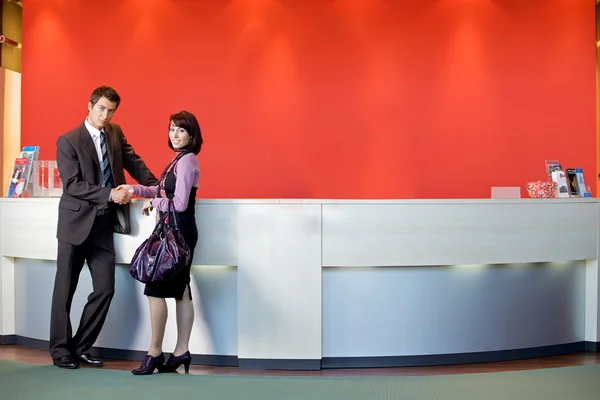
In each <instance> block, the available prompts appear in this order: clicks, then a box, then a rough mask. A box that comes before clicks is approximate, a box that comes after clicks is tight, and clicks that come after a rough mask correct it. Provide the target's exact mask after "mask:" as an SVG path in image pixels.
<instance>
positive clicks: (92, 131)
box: [83, 118, 111, 201]
mask: <svg viewBox="0 0 600 400" xmlns="http://www.w3.org/2000/svg"><path fill="white" fill-rule="evenodd" d="M83 123H84V124H85V127H86V128H87V130H88V132H89V133H90V136H91V137H92V141H93V142H94V147H95V148H96V153H97V154H98V162H99V163H100V165H102V147H101V146H100V131H99V130H98V129H96V128H94V127H93V126H92V125H90V123H89V122H88V120H87V118H86V119H85V121H83ZM104 139H105V140H106V133H104ZM100 176H102V175H100ZM108 200H109V201H110V200H111V193H109V194H108Z"/></svg>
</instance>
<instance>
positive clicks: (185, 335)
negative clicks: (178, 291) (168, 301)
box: [173, 285, 194, 356]
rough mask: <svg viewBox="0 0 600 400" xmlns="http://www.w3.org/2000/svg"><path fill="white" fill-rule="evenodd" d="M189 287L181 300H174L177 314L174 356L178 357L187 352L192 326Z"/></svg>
mask: <svg viewBox="0 0 600 400" xmlns="http://www.w3.org/2000/svg"><path fill="white" fill-rule="evenodd" d="M189 290H190V287H189V285H187V287H186V288H185V291H184V292H183V297H182V298H181V300H175V305H176V313H177V345H176V346H175V350H174V351H173V355H174V356H180V355H182V354H183V353H185V352H186V351H188V350H189V345H190V336H191V335H192V326H193V325H194V303H192V299H190V293H189Z"/></svg>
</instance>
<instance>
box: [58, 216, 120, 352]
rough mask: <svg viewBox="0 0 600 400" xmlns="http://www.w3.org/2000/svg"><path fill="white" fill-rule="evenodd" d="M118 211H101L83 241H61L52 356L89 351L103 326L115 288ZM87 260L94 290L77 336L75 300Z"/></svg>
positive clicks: (89, 297)
mask: <svg viewBox="0 0 600 400" xmlns="http://www.w3.org/2000/svg"><path fill="white" fill-rule="evenodd" d="M115 218H116V217H115V213H114V211H113V212H111V213H108V214H105V215H97V216H96V217H95V220H94V224H93V226H92V229H91V231H90V234H89V235H88V237H87V238H86V240H85V241H84V242H83V243H82V244H80V245H77V246H76V245H72V244H70V243H67V242H63V241H60V240H59V241H58V257H57V268H56V277H55V280H54V294H53V299H52V310H51V317H50V347H49V352H50V356H51V357H52V358H53V359H56V358H59V357H63V356H66V355H73V356H78V355H81V354H86V353H89V350H90V349H91V347H92V345H93V344H94V343H95V342H96V339H97V338H98V335H99V334H100V331H101V329H102V326H103V324H104V321H105V319H106V315H107V314H108V309H109V307H110V303H111V300H112V298H113V295H114V292H115V245H114V241H113V228H114V223H115ZM84 262H87V265H88V268H89V271H90V274H91V276H92V286H93V291H92V293H91V294H90V295H89V296H88V298H87V303H86V305H85V307H84V308H83V313H82V315H81V319H80V322H79V327H78V328H77V332H76V333H75V336H72V328H71V318H70V312H71V304H72V302H73V295H74V294H75V290H76V288H77V283H78V281H79V275H80V274H81V270H82V269H83V264H84Z"/></svg>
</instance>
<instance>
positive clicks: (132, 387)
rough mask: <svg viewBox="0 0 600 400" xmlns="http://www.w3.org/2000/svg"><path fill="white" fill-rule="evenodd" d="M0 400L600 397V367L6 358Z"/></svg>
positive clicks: (0, 377)
mask: <svg viewBox="0 0 600 400" xmlns="http://www.w3.org/2000/svg"><path fill="white" fill-rule="evenodd" d="M0 399H2V400H4V399H6V400H21V399H23V400H36V399H45V400H55V399H56V400H58V399H61V400H70V399H78V400H82V399H83V400H96V399H102V400H109V399H131V400H133V399H143V400H151V399H166V400H180V399H184V400H194V399H245V400H267V399H290V400H295V399H328V400H337V399H340V400H354V399H369V400H375V399H394V400H396V399H444V400H454V399H461V400H471V399H473V400H475V399H477V400H496V399H511V400H514V399H528V400H534V399H544V400H555V399H561V400H580V399H593V400H599V399H600V365H585V366H578V367H565V368H552V369H542V370H535V371H519V372H499V373H485V374H470V375H446V376H420V377H415V376H401V377H347V378H346V377H339V378H338V377H264V376H215V375H185V374H154V375H151V376H133V375H131V373H130V372H128V371H111V370H108V369H91V368H82V369H78V370H73V371H69V370H62V369H59V368H56V367H54V366H51V365H37V364H28V363H21V362H14V361H3V360H0Z"/></svg>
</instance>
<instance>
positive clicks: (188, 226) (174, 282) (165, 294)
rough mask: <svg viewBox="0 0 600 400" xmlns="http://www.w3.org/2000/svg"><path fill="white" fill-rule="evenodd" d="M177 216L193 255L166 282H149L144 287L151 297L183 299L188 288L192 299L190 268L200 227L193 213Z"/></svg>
mask: <svg viewBox="0 0 600 400" xmlns="http://www.w3.org/2000/svg"><path fill="white" fill-rule="evenodd" d="M176 216H177V225H178V227H179V230H180V231H181V234H182V235H183V239H184V240H185V242H186V243H187V245H188V247H189V248H190V252H191V254H192V257H190V262H189V264H188V265H187V266H185V267H184V268H182V269H181V271H179V273H178V274H177V275H175V276H174V277H172V278H171V279H169V280H168V281H164V282H152V283H147V284H146V287H145V288H144V294H145V295H146V296H150V297H160V298H163V299H166V298H174V299H177V300H181V299H182V298H183V293H185V288H186V287H187V288H188V293H189V294H190V300H191V299H192V292H191V290H190V289H189V286H190V268H191V266H192V261H193V260H192V259H193V255H194V249H195V248H196V243H197V242H198V228H197V227H196V216H195V215H194V214H191V213H189V214H188V213H185V214H179V213H178V214H176Z"/></svg>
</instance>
